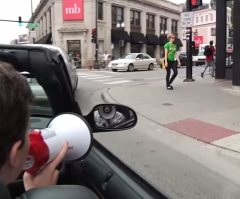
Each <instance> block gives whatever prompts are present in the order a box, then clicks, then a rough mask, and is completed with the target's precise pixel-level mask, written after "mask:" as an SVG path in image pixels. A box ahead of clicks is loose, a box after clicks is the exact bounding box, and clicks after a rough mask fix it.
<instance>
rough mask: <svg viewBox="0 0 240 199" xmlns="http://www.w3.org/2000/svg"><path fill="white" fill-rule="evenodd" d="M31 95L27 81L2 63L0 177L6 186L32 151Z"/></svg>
mask: <svg viewBox="0 0 240 199" xmlns="http://www.w3.org/2000/svg"><path fill="white" fill-rule="evenodd" d="M32 100H33V94H32V91H31V89H30V87H29V85H28V82H27V81H26V79H25V77H23V76H22V75H20V74H19V73H18V72H17V71H15V69H14V68H13V66H12V65H11V64H8V63H5V62H1V61H0V177H1V178H2V179H3V181H4V182H5V183H9V182H11V181H13V180H15V179H16V178H17V177H18V175H19V173H20V172H21V169H22V166H23V164H24V161H25V159H26V155H27V153H28V150H29V143H28V133H27V129H28V122H29V116H30V109H29V106H30V104H31V102H32Z"/></svg>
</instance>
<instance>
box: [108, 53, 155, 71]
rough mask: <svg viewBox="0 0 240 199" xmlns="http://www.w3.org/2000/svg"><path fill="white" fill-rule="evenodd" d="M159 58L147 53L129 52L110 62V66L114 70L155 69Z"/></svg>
mask: <svg viewBox="0 0 240 199" xmlns="http://www.w3.org/2000/svg"><path fill="white" fill-rule="evenodd" d="M156 65H157V60H156V59H155V58H152V57H150V56H149V55H148V54H146V53H128V54H126V55H124V56H122V57H121V58H119V59H117V60H113V61H111V62H110V63H109V65H108V68H110V69H112V71H113V72H117V71H118V70H127V71H130V72H132V71H134V70H138V69H145V70H153V69H154V67H155V66H156Z"/></svg>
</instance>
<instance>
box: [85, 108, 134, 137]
mask: <svg viewBox="0 0 240 199" xmlns="http://www.w3.org/2000/svg"><path fill="white" fill-rule="evenodd" d="M85 119H86V120H87V122H88V123H89V125H90V126H91V127H92V130H93V132H95V133H97V132H110V131H122V130H127V129H131V128H133V127H134V126H135V125H136V124H137V114H136V112H135V111H134V110H133V109H131V108H129V107H127V106H124V105H119V104H99V105H96V106H95V107H94V108H93V109H92V111H91V112H90V113H89V114H88V115H87V116H85Z"/></svg>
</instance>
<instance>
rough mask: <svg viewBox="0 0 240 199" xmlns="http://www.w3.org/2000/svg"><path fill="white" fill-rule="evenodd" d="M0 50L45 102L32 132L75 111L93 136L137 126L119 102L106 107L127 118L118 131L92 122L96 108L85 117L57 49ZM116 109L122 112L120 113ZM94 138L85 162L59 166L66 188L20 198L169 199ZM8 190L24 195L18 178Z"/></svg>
mask: <svg viewBox="0 0 240 199" xmlns="http://www.w3.org/2000/svg"><path fill="white" fill-rule="evenodd" d="M0 50H4V51H5V52H9V53H11V54H13V55H14V56H15V57H16V60H17V61H18V62H19V64H18V66H19V67H16V70H18V71H19V72H24V71H26V72H28V73H29V74H30V75H32V78H36V80H37V82H38V83H39V85H40V86H41V87H42V88H43V90H44V91H45V93H46V96H47V98H48V101H49V105H50V108H51V110H52V111H51V112H48V114H41V113H40V112H34V111H32V112H31V118H30V129H36V128H37V129H43V128H45V127H46V126H47V124H48V123H49V121H50V120H51V119H52V118H53V117H55V116H56V115H58V114H62V113H66V112H73V113H75V114H77V115H79V116H81V117H84V118H85V120H86V122H87V123H88V125H89V127H90V128H91V129H92V132H93V133H95V132H97V133H100V132H111V131H120V130H125V129H129V128H132V127H134V126H135V125H136V122H137V115H136V113H135V112H134V111H133V110H132V109H130V108H129V107H126V106H121V105H117V104H107V105H108V106H115V107H117V109H116V110H117V111H120V112H121V113H122V114H124V116H125V117H121V118H120V119H119V117H118V118H117V121H122V122H124V123H122V124H121V125H120V127H119V126H116V124H114V128H115V129H109V127H106V128H103V127H102V128H97V127H96V121H98V120H95V118H94V115H95V111H94V110H95V108H96V107H95V108H94V109H93V111H91V112H90V113H89V114H88V115H87V116H83V115H82V112H81V107H79V104H78V103H77V101H76V100H75V97H74V91H73V89H71V82H70V81H69V78H68V72H67V66H66V63H65V61H64V60H63V59H62V58H61V57H60V56H58V55H59V53H58V52H57V51H53V50H51V49H49V48H43V47H39V46H22V45H0ZM39 68H40V70H39ZM104 105H106V104H104ZM99 106H101V105H99ZM99 106H98V107H99ZM119 107H120V109H118V108H119ZM38 108H39V109H41V108H42V109H45V106H42V105H39V107H38ZM123 109H124V110H125V112H126V110H128V111H130V112H131V114H128V115H125V113H124V112H122V111H121V110H123ZM97 115H98V114H97ZM126 118H129V119H130V120H131V121H130V122H129V120H128V121H126ZM115 122H116V121H115ZM79 133H81V132H79ZM126 136H127V134H126ZM92 137H93V136H92ZM92 139H93V141H92V148H91V150H89V152H88V154H87V155H86V157H85V159H84V161H77V162H74V163H63V164H62V167H61V170H60V179H59V181H58V185H60V184H64V185H66V184H68V186H62V187H59V186H52V187H45V188H38V189H33V190H30V191H27V192H26V193H25V194H24V195H22V196H21V197H20V198H21V199H22V198H25V199H36V198H42V197H43V198H53V199H66V198H71V199H77V198H89V199H92V198H96V197H93V194H92V193H95V195H97V196H98V197H99V198H108V199H124V198H134V199H145V198H148V199H156V198H159V199H167V198H170V197H169V196H167V195H166V194H164V193H161V192H160V191H159V190H157V189H156V188H155V187H154V186H153V185H151V184H150V183H149V182H147V181H146V180H145V179H144V178H142V177H141V176H140V175H139V174H137V173H136V172H134V171H133V170H132V169H131V168H130V167H129V166H127V165H126V164H124V163H123V162H122V161H120V160H119V159H118V158H117V157H115V156H114V155H113V154H112V153H111V152H110V151H109V150H107V149H106V148H105V147H104V146H103V145H102V144H101V143H100V142H98V141H97V140H95V139H94V138H92ZM76 185H77V186H76ZM2 186H3V185H1V184H0V190H4V191H5V189H2ZM8 190H9V191H10V193H11V196H12V198H15V197H17V196H20V195H21V194H22V193H23V192H24V186H23V180H22V175H20V176H19V178H18V180H16V181H15V182H13V183H10V184H9V185H8ZM3 194H4V193H3Z"/></svg>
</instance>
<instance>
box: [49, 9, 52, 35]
mask: <svg viewBox="0 0 240 199" xmlns="http://www.w3.org/2000/svg"><path fill="white" fill-rule="evenodd" d="M48 27H49V32H52V12H51V9H50V10H49V26H48Z"/></svg>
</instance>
